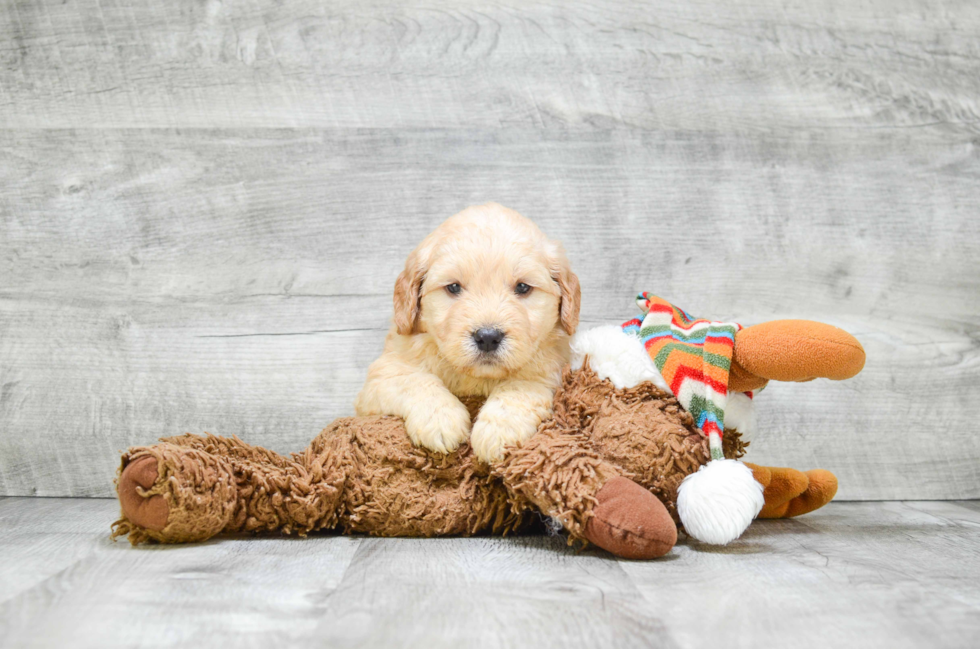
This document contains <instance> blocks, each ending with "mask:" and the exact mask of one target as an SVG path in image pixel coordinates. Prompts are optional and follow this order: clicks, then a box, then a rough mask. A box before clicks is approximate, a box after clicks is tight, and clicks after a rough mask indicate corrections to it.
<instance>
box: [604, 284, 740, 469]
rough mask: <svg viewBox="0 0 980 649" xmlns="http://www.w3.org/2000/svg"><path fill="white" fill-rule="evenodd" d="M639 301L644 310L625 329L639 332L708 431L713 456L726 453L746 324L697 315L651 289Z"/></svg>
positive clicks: (665, 375)
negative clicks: (733, 371) (734, 369)
mask: <svg viewBox="0 0 980 649" xmlns="http://www.w3.org/2000/svg"><path fill="white" fill-rule="evenodd" d="M636 303H637V305H638V306H639V307H640V310H641V311H642V312H643V315H642V316H641V317H639V318H633V319H632V320H628V321H626V322H624V323H623V325H622V326H623V331H625V332H626V333H629V334H633V335H635V336H639V338H640V340H641V341H642V342H643V346H644V347H645V348H646V350H647V353H649V354H650V358H652V359H653V362H654V365H656V366H657V369H658V370H660V374H661V376H663V378H664V380H665V381H666V382H667V385H668V386H669V387H670V391H671V392H673V393H674V396H675V397H676V398H677V400H678V401H679V402H680V404H681V406H683V407H684V409H686V410H687V411H688V412H690V413H691V415H692V416H693V417H694V421H695V422H696V423H697V426H698V428H700V429H701V431H702V432H703V433H704V434H705V436H707V438H708V444H709V447H710V449H711V459H713V460H719V459H722V458H723V457H724V455H723V454H722V450H721V437H722V434H723V433H724V430H725V406H726V405H727V404H728V373H729V369H730V368H731V364H732V350H733V349H734V346H735V333H736V332H737V331H738V330H739V329H741V328H742V325H740V324H737V323H734V322H715V321H712V320H705V319H699V318H694V317H692V316H690V315H689V314H688V313H687V311H685V310H684V309H681V308H680V307H677V306H674V305H673V304H671V303H670V302H668V301H667V300H665V299H663V298H660V297H657V296H656V295H651V294H649V293H640V295H639V296H637V298H636ZM746 394H748V396H749V397H751V396H752V394H751V393H746Z"/></svg>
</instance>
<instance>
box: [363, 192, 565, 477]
mask: <svg viewBox="0 0 980 649" xmlns="http://www.w3.org/2000/svg"><path fill="white" fill-rule="evenodd" d="M580 295H581V293H580V290H579V283H578V278H577V277H576V276H575V274H574V273H572V271H571V269H570V268H569V265H568V260H567V259H566V257H565V253H564V251H563V250H562V247H561V244H559V243H558V242H555V241H549V240H548V239H547V238H546V237H545V236H544V234H542V232H541V231H540V230H539V229H538V227H537V226H536V225H534V223H532V222H531V221H529V220H528V219H526V218H524V217H523V216H521V215H520V214H518V213H517V212H515V211H514V210H511V209H507V208H506V207H503V206H501V205H497V204H495V203H488V204H486V205H480V206H474V207H469V208H467V209H465V210H463V211H462V212H460V213H459V214H456V215H455V216H453V217H451V218H450V219H449V220H447V221H446V222H445V223H443V224H442V225H440V226H439V227H438V228H436V230H435V231H434V232H432V233H431V234H430V235H429V236H428V237H426V238H425V240H424V241H422V243H421V244H420V245H419V247H418V248H416V249H415V251H414V252H412V254H410V255H409V256H408V260H407V261H406V262H405V270H403V271H402V273H401V274H400V275H399V276H398V279H397V281H396V282H395V294H394V303H395V315H394V323H393V326H392V328H391V330H390V331H389V333H388V336H387V338H386V339H385V349H384V353H383V354H382V355H381V357H380V358H378V359H377V360H376V361H375V362H374V363H372V364H371V366H370V368H369V369H368V376H367V381H366V382H365V383H364V387H363V388H362V389H361V392H360V394H359V395H358V397H357V401H356V404H355V407H356V409H357V414H358V415H379V414H382V415H398V416H399V417H402V418H403V419H404V420H405V428H406V429H407V430H408V434H409V436H410V437H411V439H412V442H414V443H415V444H416V445H420V446H424V447H425V448H428V449H430V450H433V451H439V452H448V451H451V450H453V449H455V448H456V447H458V446H459V445H460V444H461V443H463V442H464V441H466V440H467V438H469V440H470V443H471V444H472V446H473V450H474V452H475V453H476V455H477V456H478V457H479V458H480V459H482V460H484V461H485V462H494V461H496V460H498V459H500V457H501V455H502V454H503V449H504V447H505V446H509V445H512V444H519V443H520V442H523V441H524V440H526V439H527V438H528V437H530V436H531V435H533V434H534V432H535V431H536V430H537V428H538V424H540V423H541V420H542V419H544V418H546V417H548V416H550V414H551V402H552V398H553V397H554V391H555V388H556V387H557V386H558V383H559V380H560V375H561V369H562V367H563V366H564V365H565V363H566V362H567V361H568V357H569V348H568V343H569V336H571V334H573V333H574V332H575V327H576V326H577V325H578V315H579V301H580ZM467 395H479V396H484V397H486V398H487V399H486V403H485V404H484V406H483V408H482V409H481V410H480V413H479V415H478V416H477V417H476V420H475V421H473V422H471V421H470V416H469V413H468V412H467V410H466V407H465V406H464V405H463V404H462V403H461V402H460V400H459V398H458V397H461V396H467Z"/></svg>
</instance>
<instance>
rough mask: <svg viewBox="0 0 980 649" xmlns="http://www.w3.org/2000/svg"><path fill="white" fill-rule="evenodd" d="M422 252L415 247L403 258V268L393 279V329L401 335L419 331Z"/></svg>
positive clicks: (423, 269) (424, 269)
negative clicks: (396, 277)
mask: <svg viewBox="0 0 980 649" xmlns="http://www.w3.org/2000/svg"><path fill="white" fill-rule="evenodd" d="M425 271H426V268H425V265H424V264H423V263H422V253H421V251H420V250H419V249H416V250H415V251H414V252H412V254H410V255H409V256H408V259H406V260H405V270H403V271H402V272H401V273H400V274H399V275H398V279H396V280H395V295H394V301H395V317H394V320H395V329H396V330H397V331H398V334H399V335H401V336H410V335H411V334H417V333H419V315H420V313H421V311H422V280H424V279H425Z"/></svg>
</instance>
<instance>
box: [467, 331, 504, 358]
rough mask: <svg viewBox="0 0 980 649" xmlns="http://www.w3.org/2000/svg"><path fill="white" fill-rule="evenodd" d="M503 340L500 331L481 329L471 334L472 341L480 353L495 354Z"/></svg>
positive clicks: (502, 334) (502, 333)
mask: <svg viewBox="0 0 980 649" xmlns="http://www.w3.org/2000/svg"><path fill="white" fill-rule="evenodd" d="M503 339H504V332H503V331H501V330H500V329H491V328H490V327H483V328H482V329H478V330H476V331H474V332H473V340H474V341H476V346H477V347H478V348H479V349H480V351H481V352H495V351H497V348H498V347H500V341H501V340H503Z"/></svg>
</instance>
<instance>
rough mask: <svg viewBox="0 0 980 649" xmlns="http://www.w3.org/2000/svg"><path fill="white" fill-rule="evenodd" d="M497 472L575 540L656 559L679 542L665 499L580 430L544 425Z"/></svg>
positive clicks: (496, 467) (508, 453) (511, 451)
mask: <svg viewBox="0 0 980 649" xmlns="http://www.w3.org/2000/svg"><path fill="white" fill-rule="evenodd" d="M494 473H495V474H496V475H498V476H500V477H501V478H502V479H503V481H504V483H505V484H506V485H507V486H508V488H509V489H511V490H512V491H513V492H514V493H516V494H518V495H519V496H520V497H523V498H526V499H527V500H529V501H530V502H531V503H533V504H534V505H535V506H536V507H537V508H538V509H540V510H541V511H542V512H543V513H545V514H546V515H548V516H551V517H553V518H555V519H557V520H558V521H560V522H561V524H562V525H563V526H564V528H565V530H567V532H568V534H569V543H571V542H573V541H575V540H586V541H589V542H591V543H594V544H595V545H597V546H599V547H600V548H603V549H604V550H607V551H609V552H611V553H613V554H615V555H617V556H620V557H624V558H628V559H653V558H656V557H659V556H662V555H664V554H666V553H667V552H669V551H670V549H671V548H672V547H674V544H675V543H676V542H677V526H676V525H675V524H674V520H673V519H672V518H671V516H670V514H669V513H668V512H667V509H666V508H665V507H664V505H663V503H661V502H660V500H658V499H657V497H656V496H654V495H653V494H652V493H650V492H649V491H648V490H646V489H644V488H643V487H641V486H639V485H638V484H636V483H635V482H633V481H632V480H629V479H628V478H625V477H623V476H622V475H621V474H620V472H619V471H618V469H616V468H615V467H614V466H612V465H611V464H609V463H608V462H605V461H604V460H602V459H601V458H600V457H599V456H598V455H597V454H596V453H595V452H594V451H593V450H590V449H589V447H588V445H587V443H586V440H585V439H584V438H583V436H582V435H581V432H580V431H578V430H575V429H565V428H562V427H561V426H560V425H558V424H554V423H553V424H551V425H548V424H546V425H544V426H542V427H541V428H540V429H539V430H538V432H537V434H535V435H534V437H532V438H531V439H529V440H528V441H526V442H525V443H524V444H523V445H522V446H521V447H520V448H509V449H507V450H506V452H505V454H504V458H503V459H502V460H501V461H500V462H499V463H497V464H495V465H494Z"/></svg>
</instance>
